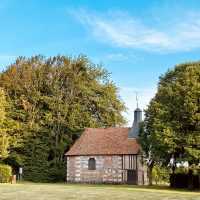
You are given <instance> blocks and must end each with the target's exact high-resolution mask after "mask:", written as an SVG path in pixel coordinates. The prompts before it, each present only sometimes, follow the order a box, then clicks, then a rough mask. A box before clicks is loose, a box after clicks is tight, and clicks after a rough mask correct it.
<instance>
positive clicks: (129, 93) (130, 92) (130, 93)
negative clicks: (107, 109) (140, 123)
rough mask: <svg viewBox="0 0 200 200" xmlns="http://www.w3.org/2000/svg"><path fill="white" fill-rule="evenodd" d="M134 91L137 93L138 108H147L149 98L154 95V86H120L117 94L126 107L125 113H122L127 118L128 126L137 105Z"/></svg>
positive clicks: (131, 121)
mask: <svg viewBox="0 0 200 200" xmlns="http://www.w3.org/2000/svg"><path fill="white" fill-rule="evenodd" d="M136 92H137V93H138V99H139V107H140V109H142V110H144V109H146V108H147V106H148V104H149V102H150V100H151V99H152V98H153V97H154V95H155V93H156V89H155V88H150V89H142V88H141V89H140V88H129V87H121V88H120V92H119V94H120V96H121V98H122V100H123V101H124V102H125V105H126V107H127V109H128V110H127V113H124V116H125V118H126V119H127V121H128V125H129V126H131V125H132V123H133V119H134V110H135V109H136V107H137V102H136ZM143 114H144V113H143Z"/></svg>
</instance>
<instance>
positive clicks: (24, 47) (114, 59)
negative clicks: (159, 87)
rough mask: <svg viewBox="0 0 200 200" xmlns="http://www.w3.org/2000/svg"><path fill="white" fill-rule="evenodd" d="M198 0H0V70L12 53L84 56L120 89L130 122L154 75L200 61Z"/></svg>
mask: <svg viewBox="0 0 200 200" xmlns="http://www.w3.org/2000/svg"><path fill="white" fill-rule="evenodd" d="M199 11H200V2H199V1H198V0H187V1H186V0H185V1H184V0H179V1H178V0H168V1H167V0H151V1H149V0H140V1H139V0H138V1H136V0H123V1H122V0H59V1H58V0H57V1H56V0H51V1H50V0H28V1H27V0H1V1H0V27H1V30H0V70H3V69H5V67H6V65H8V64H9V63H11V62H12V61H13V60H14V59H15V58H16V57H17V56H31V55H36V54H42V55H45V56H50V55H57V54H64V55H71V56H76V55H79V54H85V55H87V56H88V57H89V58H90V59H91V60H92V61H93V62H95V63H102V64H103V65H104V67H105V68H107V69H108V71H109V72H111V73H112V79H113V80H114V82H115V83H116V84H117V86H118V87H119V88H120V96H121V98H122V99H123V100H124V101H125V103H126V105H127V107H128V109H129V110H128V113H126V114H125V116H126V117H127V119H128V120H129V124H131V122H132V120H133V110H134V108H135V106H136V102H135V92H136V91H137V92H139V99H140V107H141V108H145V107H146V105H147V104H148V102H149V100H150V99H151V97H152V96H153V95H154V94H155V91H156V84H157V82H158V77H159V76H160V75H161V74H163V73H164V72H165V71H166V70H167V69H168V68H171V67H173V66H174V65H175V64H178V63H182V62H187V61H196V60H200V12H199Z"/></svg>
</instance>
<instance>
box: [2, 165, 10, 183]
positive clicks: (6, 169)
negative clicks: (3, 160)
mask: <svg viewBox="0 0 200 200" xmlns="http://www.w3.org/2000/svg"><path fill="white" fill-rule="evenodd" d="M11 176H12V168H11V167H10V166H9V165H5V164H0V183H8V182H9V181H10V177H11Z"/></svg>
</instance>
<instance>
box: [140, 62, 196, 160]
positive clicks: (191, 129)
mask: <svg viewBox="0 0 200 200" xmlns="http://www.w3.org/2000/svg"><path fill="white" fill-rule="evenodd" d="M145 114H146V118H145V121H144V125H143V127H142V129H143V131H141V135H140V140H141V141H142V140H143V142H142V146H143V147H144V149H145V150H146V154H148V156H149V157H151V159H153V160H157V161H159V162H162V163H169V160H170V158H172V156H173V157H174V158H175V159H176V160H177V161H178V160H179V161H189V163H190V164H198V163H199V162H200V62H194V63H186V64H180V65H177V66H175V68H174V69H171V70H168V71H167V72H166V73H165V74H164V75H163V76H161V77H160V81H159V84H158V91H157V93H156V95H155V97H154V98H153V99H152V100H151V102H150V104H149V106H148V109H147V110H146V113H145Z"/></svg>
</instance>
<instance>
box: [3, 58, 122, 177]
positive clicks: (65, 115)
mask: <svg viewBox="0 0 200 200" xmlns="http://www.w3.org/2000/svg"><path fill="white" fill-rule="evenodd" d="M0 87H2V88H3V89H4V91H5V92H6V94H7V96H8V99H9V102H10V110H11V112H10V113H9V116H10V118H11V119H12V120H13V121H15V122H16V125H15V126H14V127H13V129H12V130H11V131H10V132H9V137H10V138H11V139H12V140H13V142H10V144H12V145H11V146H10V147H9V150H10V153H9V158H8V159H6V161H7V162H8V161H9V162H11V163H13V164H14V165H15V166H16V165H22V166H23V167H24V178H25V179H26V180H33V181H45V180H49V179H53V178H52V177H53V175H52V174H57V175H56V177H59V178H58V179H59V180H60V179H61V177H60V176H61V174H62V173H60V172H58V171H59V169H61V168H62V169H61V170H62V172H63V155H64V152H65V151H66V150H68V149H69V147H70V146H71V145H72V144H73V142H74V141H75V139H77V138H78V137H79V136H80V134H81V132H82V130H83V129H84V128H85V127H110V126H116V125H122V124H124V123H125V121H124V119H123V117H122V115H121V112H122V111H124V110H125V107H124V104H123V103H122V102H121V100H120V99H119V97H118V94H117V93H118V90H117V88H116V86H115V85H114V84H113V82H112V81H110V78H109V74H108V72H107V71H106V70H105V69H103V68H102V67H101V66H98V65H94V64H93V63H91V62H90V61H89V60H88V58H86V57H84V56H79V57H77V58H69V57H65V56H56V57H50V58H47V59H45V58H44V57H42V56H36V57H31V58H24V57H20V58H18V59H17V60H16V62H15V63H14V64H12V65H10V66H9V67H8V68H7V70H6V71H5V72H3V73H1V75H0ZM13 158H17V160H18V161H17V162H14V160H13ZM61 166H62V167H61ZM62 176H63V174H62ZM62 179H63V177H62Z"/></svg>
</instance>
